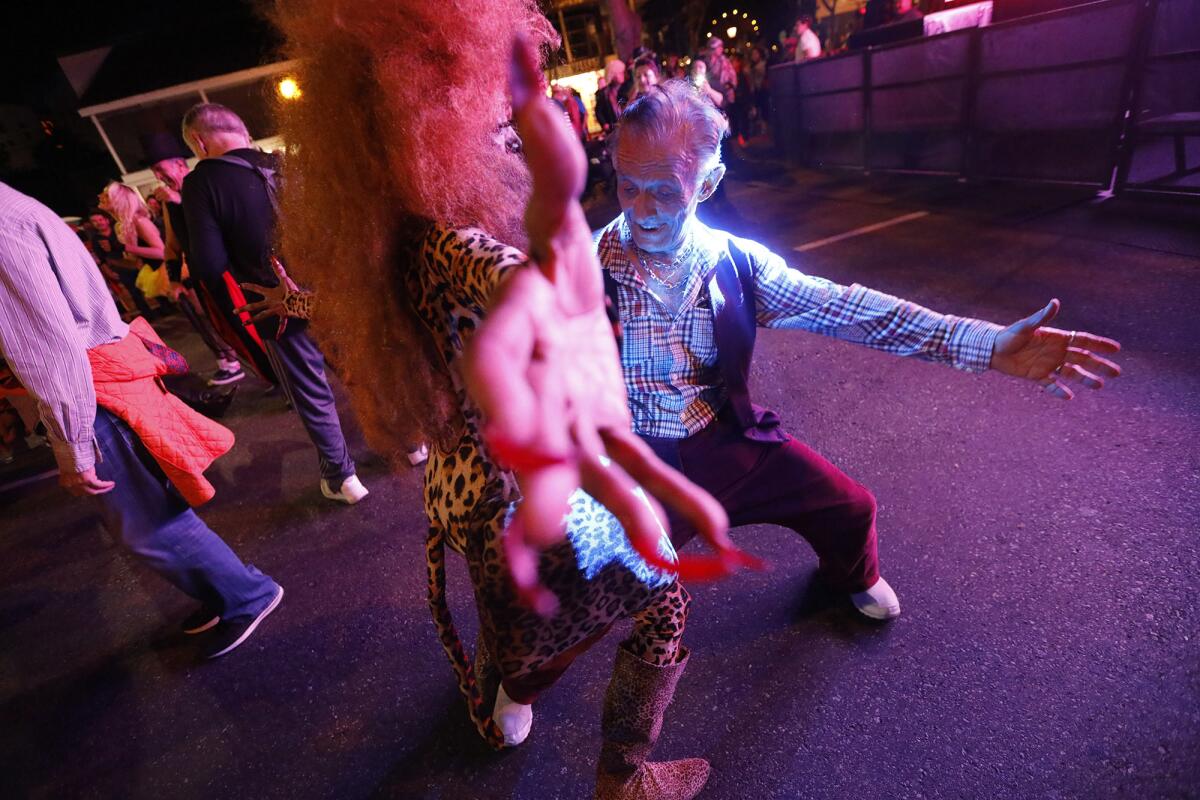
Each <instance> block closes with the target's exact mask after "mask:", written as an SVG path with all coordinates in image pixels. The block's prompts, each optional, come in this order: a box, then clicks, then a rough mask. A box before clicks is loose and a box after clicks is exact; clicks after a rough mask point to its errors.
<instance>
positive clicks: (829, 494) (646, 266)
mask: <svg viewBox="0 0 1200 800" xmlns="http://www.w3.org/2000/svg"><path fill="white" fill-rule="evenodd" d="M727 133H728V124H727V122H726V121H725V119H724V117H722V115H721V114H720V112H719V111H717V109H715V108H714V107H713V105H712V103H710V102H708V101H707V100H705V99H704V98H703V97H701V96H700V95H699V94H698V93H697V92H696V91H695V90H694V89H693V88H692V87H691V86H690V85H689V84H687V83H685V82H683V81H670V82H667V83H666V84H664V85H661V86H659V87H656V88H655V89H654V90H652V91H651V92H649V93H648V94H646V95H644V96H642V97H641V98H639V99H638V100H637V101H636V102H634V103H632V104H630V106H629V107H628V108H627V109H626V110H625V111H624V112H623V114H622V115H621V118H620V120H619V122H618V125H617V133H616V142H615V147H614V151H613V152H614V159H613V160H614V165H615V168H616V175H617V195H618V198H619V200H620V204H621V211H622V213H621V215H619V216H618V217H617V218H616V219H614V220H613V221H612V222H611V223H610V224H609V225H607V226H606V227H605V228H604V229H603V230H602V231H601V232H600V233H599V234H598V235H597V237H596V249H597V253H598V256H599V259H600V262H601V265H602V266H603V268H604V276H605V282H606V287H607V291H608V295H609V298H610V299H611V300H612V301H613V303H614V304H615V305H616V307H617V308H618V310H619V316H620V323H621V328H622V337H623V343H622V349H621V361H622V370H623V372H624V377H625V383H626V386H627V389H628V392H629V403H630V410H631V412H632V416H633V424H634V430H635V432H636V433H637V434H638V435H640V436H641V437H642V438H643V439H645V440H646V441H647V442H648V443H649V444H650V445H651V447H653V448H654V449H655V451H656V452H657V453H658V454H659V455H660V457H662V458H663V459H664V460H665V461H668V462H669V463H672V464H674V465H675V466H676V467H678V468H679V469H681V470H682V471H683V473H684V475H686V476H687V477H688V478H690V479H691V480H692V481H694V482H695V483H697V484H699V485H700V486H701V487H703V488H705V489H707V490H708V491H709V492H710V493H711V494H712V495H713V496H714V497H716V498H717V499H718V500H719V501H720V502H721V503H722V505H723V506H724V507H725V510H726V512H728V514H729V518H730V524H731V525H732V526H737V525H749V524H759V523H773V524H779V525H783V526H786V527H789V528H792V529H793V530H795V531H796V532H797V533H799V534H800V535H801V536H803V537H804V538H805V539H807V540H808V541H809V543H810V544H811V545H812V546H813V548H814V550H815V551H816V552H817V555H818V556H819V558H820V565H821V566H820V568H821V572H822V574H823V576H824V577H825V578H826V579H827V581H828V582H829V583H830V584H832V585H833V586H835V587H837V588H840V589H842V590H845V591H846V592H848V593H849V594H850V597H851V599H852V600H853V602H854V605H855V606H856V607H857V608H858V610H859V611H861V612H862V613H863V614H865V615H867V616H868V617H872V618H875V619H891V618H893V617H896V616H897V615H899V613H900V603H899V600H898V599H897V598H896V594H895V592H894V591H893V590H892V588H891V587H890V586H889V585H888V583H887V581H885V580H884V579H883V578H882V577H881V576H880V574H879V558H878V551H877V546H876V529H875V516H876V505H875V498H874V497H873V496H872V495H871V493H870V492H869V491H868V490H867V489H866V488H865V487H863V486H862V485H861V484H859V483H858V482H856V481H854V480H853V479H851V478H850V477H849V476H847V475H846V474H845V473H843V472H842V471H841V470H839V469H838V468H837V467H835V466H834V465H833V464H831V463H830V462H829V461H827V460H826V459H824V458H822V457H821V456H820V455H819V454H818V453H816V452H815V451H813V450H812V449H811V448H809V447H807V446H806V445H804V444H803V443H802V442H800V441H798V440H797V439H795V438H793V437H791V436H789V435H788V434H787V433H785V432H784V431H783V430H782V428H781V426H780V421H779V418H778V417H777V416H776V415H775V414H773V413H772V412H770V411H767V410H765V409H762V408H760V407H758V406H755V405H753V404H752V403H751V402H750V396H749V391H748V387H747V377H748V375H749V369H750V364H751V357H752V354H753V347H754V334H755V329H756V328H757V327H767V328H787V329H796V330H805V331H810V332H813V333H819V334H823V335H826V336H832V337H835V338H838V339H843V340H845V341H849V342H855V343H858V344H864V345H866V346H868V347H872V348H875V349H879V350H883V351H886V352H890V353H894V354H897V355H905V356H912V357H915V358H920V359H924V360H927V361H933V362H936V363H940V364H946V365H949V366H952V367H955V368H957V369H961V370H965V371H968V372H983V371H985V370H987V369H989V368H990V369H994V370H998V371H1000V372H1003V373H1005V374H1007V375H1013V376H1016V377H1019V378H1025V379H1027V380H1032V381H1035V382H1037V383H1039V384H1041V385H1042V386H1044V387H1045V389H1046V391H1047V392H1048V393H1049V394H1051V395H1053V396H1055V397H1059V398H1063V399H1069V398H1070V397H1071V396H1072V394H1073V389H1072V388H1071V387H1072V386H1082V387H1085V388H1089V389H1099V388H1100V387H1101V386H1103V384H1104V378H1106V377H1115V376H1117V375H1118V374H1120V369H1119V368H1118V367H1117V365H1116V364H1114V363H1113V362H1112V361H1110V360H1108V359H1106V358H1105V357H1104V355H1105V354H1111V353H1115V352H1117V351H1118V350H1119V349H1120V345H1119V344H1118V343H1117V342H1115V341H1113V340H1111V339H1106V338H1104V337H1100V336H1095V335H1092V334H1089V333H1082V332H1076V331H1063V330H1058V329H1056V328H1050V327H1046V323H1048V322H1049V321H1050V320H1051V319H1053V318H1054V316H1055V314H1057V312H1058V309H1059V303H1058V301H1057V300H1052V301H1051V302H1050V303H1049V304H1047V305H1046V306H1045V307H1044V308H1042V309H1041V310H1039V311H1037V312H1035V313H1034V314H1032V315H1030V316H1029V317H1027V318H1025V319H1023V320H1020V321H1019V322H1017V323H1015V324H1013V325H1009V326H1008V327H1002V326H1000V325H996V324H993V323H990V322H985V321H982V320H977V319H967V318H963V317H955V316H950V315H945V314H939V313H936V312H934V311H930V310H929V309H927V308H922V307H921V306H919V305H917V304H915V303H910V302H907V301H905V300H901V299H899V298H896V297H892V296H889V295H886V294H883V293H881V292H876V291H873V290H871V289H868V288H867V287H865V286H860V285H857V284H856V285H852V286H841V285H838V284H836V283H833V282H832V281H828V280H825V279H822V278H817V277H813V276H810V275H805V274H804V273H802V272H800V271H798V270H795V269H790V268H789V267H788V265H787V264H786V263H785V262H784V260H783V259H782V258H781V257H780V256H778V255H776V254H775V253H772V252H771V251H770V250H768V249H767V248H766V247H763V246H762V245H760V244H758V243H756V242H752V241H748V240H745V239H739V238H737V237H734V236H731V235H729V234H728V233H725V232H723V231H720V230H716V229H713V228H710V227H708V226H706V225H704V224H703V223H701V222H700V221H699V220H698V219H697V218H696V207H697V205H698V204H699V203H701V202H703V201H704V200H706V199H708V198H709V197H711V196H712V195H713V193H714V192H715V191H716V189H717V186H718V185H719V184H720V181H721V178H722V177H723V175H724V173H725V167H724V165H723V164H722V163H721V140H722V139H723V138H724V137H725V136H726V135H727ZM671 522H672V529H673V533H672V540H673V542H674V543H675V545H676V546H677V547H678V546H681V545H683V544H685V543H686V542H687V540H688V539H690V538H691V536H692V534H691V532H690V531H689V530H688V527H687V525H686V524H684V523H683V522H682V521H681V520H679V519H676V518H672V520H671Z"/></svg>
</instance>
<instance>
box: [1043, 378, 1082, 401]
mask: <svg viewBox="0 0 1200 800" xmlns="http://www.w3.org/2000/svg"><path fill="white" fill-rule="evenodd" d="M1042 387H1043V389H1044V390H1045V392H1046V394H1048V395H1050V396H1051V397H1057V398H1058V399H1059V400H1070V399H1072V398H1073V397H1075V393H1074V392H1072V391H1071V390H1070V389H1068V388H1067V387H1066V386H1065V385H1064V384H1062V383H1060V382H1059V381H1056V380H1054V379H1053V378H1047V379H1046V380H1045V381H1043V382H1042Z"/></svg>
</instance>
